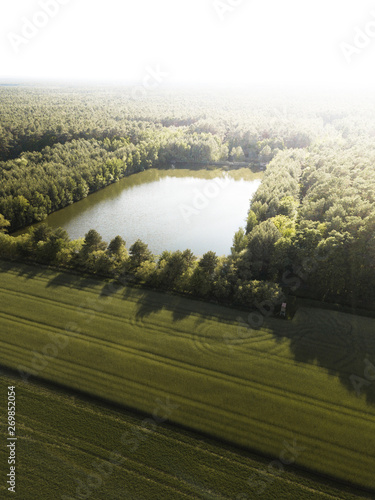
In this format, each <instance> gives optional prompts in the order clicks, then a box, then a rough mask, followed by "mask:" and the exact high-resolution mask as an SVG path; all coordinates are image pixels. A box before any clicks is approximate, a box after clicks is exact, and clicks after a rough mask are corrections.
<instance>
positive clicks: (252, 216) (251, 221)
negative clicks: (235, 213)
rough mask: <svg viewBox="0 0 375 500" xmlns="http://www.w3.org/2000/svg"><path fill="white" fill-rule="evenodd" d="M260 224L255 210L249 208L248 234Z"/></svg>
mask: <svg viewBox="0 0 375 500" xmlns="http://www.w3.org/2000/svg"><path fill="white" fill-rule="evenodd" d="M257 224H258V219H257V216H256V215H255V213H254V212H253V210H249V213H248V215H247V220H246V234H249V233H251V231H252V230H253V229H254V227H255V226H256V225H257Z"/></svg>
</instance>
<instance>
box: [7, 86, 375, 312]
mask: <svg viewBox="0 0 375 500" xmlns="http://www.w3.org/2000/svg"><path fill="white" fill-rule="evenodd" d="M0 98H1V119H0V160H1V161H0V179H1V181H0V214H1V215H0V255H1V257H2V258H5V259H19V260H29V261H35V262H38V263H42V264H48V265H53V266H58V267H61V268H67V269H75V270H78V271H80V272H81V271H82V270H83V271H84V272H87V273H91V274H97V275H101V276H111V277H115V278H117V279H118V280H120V281H121V280H122V281H123V282H126V283H140V284H142V285H144V286H147V287H151V288H154V289H161V290H165V291H170V292H177V293H183V294H187V295H189V296H192V297H199V298H202V299H204V300H214V301H216V302H219V303H223V304H228V305H236V306H245V307H250V308H252V307H255V306H257V304H261V303H262V304H264V303H266V302H268V303H269V304H271V305H272V304H273V305H275V304H280V303H281V301H283V300H285V294H289V293H293V294H296V295H302V296H309V297H311V298H314V299H319V300H325V301H335V302H339V303H342V304H347V305H355V306H360V307H369V306H371V304H373V303H374V299H375V232H374V229H375V169H374V165H375V145H374V136H375V119H374V113H373V104H374V103H373V102H372V101H371V105H369V101H368V100H366V99H365V96H356V98H355V99H353V101H352V102H351V103H347V102H343V101H341V100H340V98H339V96H336V97H332V96H329V97H328V96H325V95H320V96H316V97H315V98H314V99H312V98H311V96H310V98H309V99H307V97H306V96H295V95H287V96H285V95H283V96H273V97H272V98H271V97H270V96H267V95H264V94H263V93H261V92H258V93H254V94H249V93H246V94H242V93H240V92H239V93H233V94H230V93H227V92H224V91H223V92H222V93H221V94H220V93H218V94H216V95H213V94H212V93H210V94H209V93H205V92H204V91H201V92H198V91H197V92H192V91H190V92H187V91H186V92H182V91H173V92H172V91H166V90H164V91H158V92H150V95H148V96H146V98H145V99H142V100H137V99H134V98H132V96H131V92H130V91H129V90H128V89H121V88H119V89H108V88H104V89H101V88H80V89H78V88H70V87H60V88H58V87H56V88H52V87H47V86H46V87H32V86H30V87H15V88H13V87H9V88H7V87H3V88H1V89H0ZM179 162H189V163H191V164H197V165H201V168H204V165H210V164H213V163H215V162H228V164H229V165H230V164H231V163H232V162H242V163H243V164H247V165H248V167H249V168H252V169H259V168H262V167H265V166H266V171H265V174H264V178H263V181H262V183H261V186H260V188H259V189H258V191H257V192H256V194H255V196H254V197H253V199H252V200H250V206H249V212H248V216H247V220H246V221H244V228H240V229H239V231H238V232H237V233H236V234H235V235H234V237H233V246H232V251H231V254H230V255H227V256H217V255H216V254H215V253H214V252H207V253H206V254H205V255H203V256H195V255H193V253H192V252H191V251H190V250H189V249H186V250H179V251H176V252H169V251H165V252H163V253H162V254H161V255H152V253H151V252H150V251H149V249H148V246H147V242H142V241H137V242H136V243H134V244H133V245H132V246H131V247H130V248H129V249H128V248H127V247H126V242H125V241H124V238H125V239H126V235H122V236H118V237H116V238H114V239H113V240H112V241H110V242H104V241H102V238H101V236H100V235H99V234H98V233H97V232H96V231H95V230H90V228H88V230H87V233H86V236H85V237H84V238H82V239H80V240H74V241H70V239H69V235H68V234H67V233H66V232H65V231H64V230H62V229H58V230H53V229H51V228H49V227H48V226H47V225H45V224H41V225H39V226H37V227H35V228H34V227H32V228H31V229H30V230H29V232H28V233H27V234H24V235H22V236H18V237H14V236H12V235H11V233H12V232H14V231H16V230H17V229H20V228H23V227H25V226H28V225H30V224H32V223H34V222H41V221H43V220H44V219H45V218H46V217H47V215H48V214H50V213H51V212H53V211H56V210H58V209H60V208H63V207H65V206H67V205H69V204H72V203H74V202H76V201H78V200H81V199H83V198H85V197H86V196H88V195H89V194H90V193H93V192H95V191H97V190H99V189H101V188H103V187H105V186H107V185H109V184H111V183H114V182H116V181H118V180H119V179H120V178H122V177H124V176H126V175H131V174H133V173H136V172H140V171H143V170H145V169H148V168H159V169H168V168H171V167H172V165H173V166H174V165H177V166H178V163H179ZM8 232H9V233H10V234H8ZM272 307H273V306H272Z"/></svg>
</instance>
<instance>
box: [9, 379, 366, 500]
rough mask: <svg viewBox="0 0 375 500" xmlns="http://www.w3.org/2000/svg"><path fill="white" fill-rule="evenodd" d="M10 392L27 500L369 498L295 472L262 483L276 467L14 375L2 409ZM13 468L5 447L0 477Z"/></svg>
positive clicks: (20, 488) (21, 489)
mask: <svg viewBox="0 0 375 500" xmlns="http://www.w3.org/2000/svg"><path fill="white" fill-rule="evenodd" d="M10 385H15V386H16V398H17V433H18V444H17V455H16V456H17V469H16V470H17V476H16V480H17V487H16V488H17V498H22V500H36V499H38V500H39V499H41V500H44V499H46V500H50V499H60V498H66V499H70V500H72V499H75V498H79V496H78V495H79V493H82V494H83V495H89V498H92V499H103V500H107V499H113V500H118V499H124V500H126V499H129V500H148V499H149V500H153V499H155V498H157V499H159V498H160V499H163V500H169V499H170V500H179V499H181V500H184V499H189V498H197V499H206V500H209V499H211V500H213V499H218V500H219V499H221V500H224V499H234V498H239V499H242V500H246V499H247V498H249V499H250V498H262V499H265V500H272V499H274V500H283V499H285V500H287V499H290V498H294V499H298V500H313V499H316V498H318V499H322V500H326V499H327V500H329V499H332V498H342V499H348V500H349V499H356V498H358V499H359V498H363V497H361V496H357V495H355V494H353V493H351V492H349V491H344V490H342V489H341V490H338V489H337V488H335V487H334V486H333V485H332V484H330V483H329V482H328V481H325V482H324V483H323V482H321V481H318V482H316V481H314V478H311V477H309V476H308V475H307V474H304V475H301V474H296V473H295V472H294V471H293V470H289V469H290V468H285V470H284V471H283V472H282V473H281V474H279V475H272V474H270V473H268V474H266V475H263V476H262V475H261V473H260V471H262V470H266V471H267V468H268V466H269V463H270V460H267V459H265V458H263V459H262V458H259V457H254V455H252V454H249V453H244V452H240V451H238V450H235V449H234V448H231V447H229V446H223V445H219V444H218V443H215V442H214V441H213V440H210V439H207V438H204V437H199V436H195V435H194V434H192V433H191V432H188V431H183V430H181V429H176V428H174V427H172V426H171V425H168V424H166V423H164V424H160V425H157V426H156V427H155V428H154V429H153V430H152V431H150V430H149V429H146V426H145V423H144V421H145V417H142V416H139V415H135V414H132V413H130V412H128V411H124V410H119V409H116V408H113V407H109V406H108V405H104V404H103V403H100V402H97V401H92V400H90V399H87V398H82V397H79V396H78V395H77V394H74V393H69V391H62V390H57V389H56V387H52V388H51V387H49V386H46V385H45V384H42V385H40V384H39V385H35V384H33V383H31V384H27V385H25V384H21V383H20V381H19V379H17V377H15V376H14V375H12V374H11V373H7V374H6V376H3V377H1V378H0V397H1V399H2V401H3V400H4V401H5V400H6V393H7V387H8V386H10ZM46 408H48V411H46ZM124 434H128V435H131V436H137V439H138V442H139V446H138V448H137V449H136V450H135V449H134V447H133V448H132V449H130V448H129V446H125V445H124V444H122V442H121V438H122V436H123V435H124ZM110 459H112V463H111V462H110ZM6 460H7V455H6V452H5V450H4V448H3V447H1V449H0V462H1V467H0V470H1V471H5V466H4V464H5V463H6ZM4 474H5V472H4ZM4 474H2V477H4ZM261 479H262V481H263V483H262V482H259V481H260V480H261ZM249 481H250V483H249ZM262 485H263V486H264V488H263V489H262V490H261V489H260V488H261V487H262ZM80 488H81V489H80ZM260 492H261V493H260ZM0 496H1V498H7V492H6V491H5V487H4V483H3V484H2V485H1V486H0ZM9 497H11V494H9Z"/></svg>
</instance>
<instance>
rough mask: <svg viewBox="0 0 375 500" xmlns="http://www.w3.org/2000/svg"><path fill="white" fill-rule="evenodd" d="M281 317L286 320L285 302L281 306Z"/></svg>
mask: <svg viewBox="0 0 375 500" xmlns="http://www.w3.org/2000/svg"><path fill="white" fill-rule="evenodd" d="M280 316H281V317H282V318H286V302H283V303H282V304H281V309H280Z"/></svg>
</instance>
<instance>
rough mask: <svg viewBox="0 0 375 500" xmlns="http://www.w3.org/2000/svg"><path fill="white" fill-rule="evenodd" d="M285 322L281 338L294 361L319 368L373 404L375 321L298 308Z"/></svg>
mask: <svg viewBox="0 0 375 500" xmlns="http://www.w3.org/2000/svg"><path fill="white" fill-rule="evenodd" d="M285 323H286V324H287V325H288V328H287V329H285V331H284V332H283V334H282V335H283V337H284V338H288V339H289V346H290V351H291V353H292V354H293V356H294V359H295V360H296V361H298V362H301V363H308V364H312V363H313V364H317V365H319V366H321V367H322V368H324V369H325V370H327V371H328V373H329V374H330V375H332V376H337V377H338V378H339V380H340V381H341V383H342V384H343V385H344V386H345V387H346V388H347V389H348V391H350V392H354V393H355V394H357V396H358V397H361V396H362V395H365V397H366V400H367V402H368V403H370V404H375V335H374V333H375V319H373V318H369V317H364V316H356V315H352V314H346V313H341V312H337V311H330V310H322V309H315V308H301V309H300V310H298V311H297V314H296V316H295V317H294V319H293V321H287V322H285ZM276 331H277V330H276V329H275V332H274V334H275V335H278V336H279V333H280V332H277V333H276Z"/></svg>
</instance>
